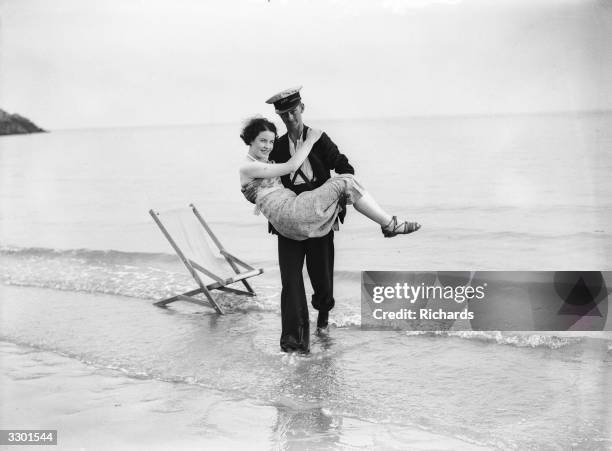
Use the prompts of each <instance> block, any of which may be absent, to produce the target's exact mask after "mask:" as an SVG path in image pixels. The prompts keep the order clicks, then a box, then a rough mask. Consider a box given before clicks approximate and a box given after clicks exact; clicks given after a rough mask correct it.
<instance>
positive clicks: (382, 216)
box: [353, 191, 421, 237]
mask: <svg viewBox="0 0 612 451" xmlns="http://www.w3.org/2000/svg"><path fill="white" fill-rule="evenodd" d="M353 207H355V210H357V211H358V212H359V213H361V214H362V215H364V216H365V217H367V218H370V219H371V220H372V221H374V222H376V223H378V224H380V226H381V228H382V231H383V235H385V236H386V237H393V236H395V235H398V234H406V233H412V232H416V231H417V230H419V229H420V228H421V225H420V224H419V223H418V222H407V221H404V222H401V223H399V224H398V222H397V218H396V217H395V216H391V215H390V214H389V213H387V212H386V211H385V210H383V208H382V207H381V206H380V205H378V202H376V199H374V197H372V195H371V194H370V193H368V192H367V191H365V192H364V193H363V194H362V196H361V197H360V198H359V199H358V200H357V201H355V202H353Z"/></svg>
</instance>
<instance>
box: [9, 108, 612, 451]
mask: <svg viewBox="0 0 612 451" xmlns="http://www.w3.org/2000/svg"><path fill="white" fill-rule="evenodd" d="M307 124H308V125H311V126H314V127H318V128H321V129H323V130H324V131H326V132H327V134H328V135H329V136H330V137H331V138H332V140H333V141H334V142H335V143H336V144H337V145H338V147H339V149H340V150H341V151H342V152H343V153H344V154H346V155H347V156H348V158H349V160H350V162H351V163H352V164H353V166H354V167H355V173H356V175H357V177H358V178H359V179H360V181H361V182H362V184H363V185H364V186H365V187H366V188H367V189H368V190H369V191H370V192H371V193H372V195H373V196H374V197H375V198H376V199H377V200H378V201H379V203H380V204H381V206H383V207H384V208H385V209H386V210H387V211H389V212H390V213H391V214H394V215H397V216H398V217H400V218H407V219H409V220H414V221H418V222H419V223H421V224H422V229H421V230H419V231H418V232H416V233H414V234H412V235H409V236H400V237H395V238H393V239H386V238H383V236H382V234H381V231H380V227H379V226H377V225H376V224H373V223H372V222H370V221H369V220H367V219H366V218H364V217H362V216H360V215H359V213H357V212H356V211H355V210H352V209H350V210H349V213H348V215H347V218H346V220H345V223H344V224H343V225H341V228H340V231H339V232H337V233H336V236H335V246H336V254H335V259H336V260H335V287H334V295H335V299H336V308H335V309H334V310H333V311H332V312H331V317H330V322H331V327H330V334H329V336H328V337H315V336H313V337H312V350H311V353H310V354H309V355H306V356H301V355H293V354H289V355H288V354H284V353H282V352H280V348H279V336H280V326H281V324H280V290H281V284H280V275H279V268H278V260H277V253H276V252H277V251H276V238H275V237H274V236H272V235H269V234H268V233H267V223H266V220H265V219H264V218H263V217H262V216H258V215H255V214H254V212H253V205H252V204H249V203H248V202H247V201H246V200H245V199H244V198H243V197H242V194H241V192H240V183H239V179H238V167H239V165H240V163H241V161H242V159H243V158H244V154H245V153H246V151H247V147H246V146H245V145H244V144H243V143H242V142H241V140H240V138H239V131H240V123H239V121H237V122H236V123H235V124H221V125H189V126H168V127H140V128H105V129H78V130H54V131H51V132H50V133H42V134H32V135H21V136H4V137H0V295H1V299H0V342H1V343H2V346H0V362H2V357H1V356H2V354H5V356H4V357H5V358H6V355H7V353H13V352H16V351H15V349H18V350H21V351H23V352H26V351H28V350H32V351H36V352H42V353H48V354H54V355H61V356H64V357H66V358H69V359H73V360H75V361H78V362H81V363H83V364H85V365H88V366H91V367H93V368H102V369H105V370H108V371H111V372H114V373H116V375H117V377H128V378H137V379H139V380H143V381H151V383H158V382H162V383H166V384H171V385H172V386H176V387H177V389H180V387H183V386H189V387H192V388H194V389H196V390H202V391H203V392H206V391H214V392H215V393H221V394H222V395H223V397H224V398H225V399H234V400H245V399H246V400H249V401H252V402H254V403H257V404H258V405H264V406H268V407H270V408H273V409H275V410H276V411H277V418H276V420H275V421H274V422H273V423H274V425H273V426H271V431H270V434H268V435H266V439H265V440H266V446H268V445H269V447H271V448H273V449H320V448H324V449H363V446H365V445H363V444H361V445H360V444H359V443H357V444H355V442H351V441H350V440H349V439H348V438H347V437H349V436H351V434H352V433H354V430H353V431H352V432H351V430H352V429H354V428H351V427H349V426H348V425H350V424H353V423H352V422H355V421H357V422H359V424H368V425H370V426H371V427H370V429H369V430H371V431H374V430H378V431H385V434H382V435H381V434H379V435H377V436H376V437H377V438H376V440H377V441H375V442H367V441H366V442H367V443H370V444H372V443H374V445H373V446H374V447H375V448H379V449H387V448H389V449H391V448H393V449H402V448H403V446H402V442H401V431H402V430H403V428H412V429H415V428H416V429H418V430H423V431H429V432H434V433H436V434H440V435H442V436H444V437H450V438H452V439H454V440H459V441H460V442H461V443H465V444H466V446H468V445H474V446H483V447H485V448H488V449H511V450H530V449H546V450H560V449H586V450H599V449H612V332H610V331H594V332H529V331H522V332H498V331H489V332H483V331H480V332H478V331H447V332H423V331H420V332H414V331H413V332H411V331H372V330H362V329H361V327H360V325H361V319H360V318H361V316H360V313H361V311H360V308H361V303H360V297H361V286H360V283H361V272H362V271H373V270H388V271H454V270H456V271H486V270H495V271H512V270H520V271H529V270H538V271H542V270H550V271H562V270H566V271H577V270H580V271H583V270H588V271H610V270H612V177H611V174H612V112H592V113H557V114H537V115H502V116H460V117H414V118H392V119H360V120H327V121H325V120H321V121H312V122H308V121H307ZM190 204H194V205H196V206H197V208H198V210H199V211H200V213H201V214H202V217H203V218H204V219H205V220H206V221H207V223H208V224H209V225H210V227H211V229H212V230H213V231H214V233H215V235H216V236H217V238H218V239H219V240H220V241H221V243H223V245H224V247H225V248H226V249H227V250H228V251H230V252H231V253H233V254H234V255H236V256H238V257H239V258H240V259H241V260H244V261H245V262H248V263H249V264H250V265H252V266H253V267H256V268H263V269H264V273H263V275H261V276H259V277H256V278H253V279H250V281H251V284H252V286H253V288H254V290H255V291H256V293H257V296H255V297H254V298H245V297H241V296H237V295H234V294H231V293H221V294H220V295H219V296H218V298H217V299H218V300H219V303H220V305H221V306H222V307H223V308H224V310H226V314H225V315H222V316H219V315H217V314H216V313H215V311H214V310H212V309H210V308H207V307H201V306H197V305H193V304H188V303H184V302H177V303H174V304H172V305H171V306H169V308H167V309H160V308H158V307H154V306H153V305H152V303H153V302H154V301H156V300H159V299H162V298H165V297H168V296H172V295H174V294H177V293H181V292H184V291H188V290H190V289H193V288H195V283H194V281H193V279H191V277H190V276H189V274H188V273H187V271H186V270H185V268H184V267H183V266H182V264H181V262H180V260H179V259H178V258H177V257H176V255H175V254H174V252H173V250H172V248H171V247H170V245H169V243H168V242H167V241H166V240H165V238H164V236H163V235H162V234H161V233H160V230H159V229H158V227H157V226H156V224H155V223H154V221H153V219H152V218H151V216H150V214H149V210H150V209H154V210H156V211H159V212H166V211H174V210H176V209H179V208H185V207H188V206H189V205H190ZM305 277H306V292H307V296H308V297H309V296H310V295H311V294H312V288H311V286H310V284H309V282H308V279H307V274H306V273H305ZM607 289H608V291H609V293H612V291H611V288H610V285H608V288H607ZM315 313H316V312H315V311H314V310H312V309H311V320H312V321H314V320H315V319H316V316H315ZM313 328H314V327H313ZM192 408H193V407H192ZM193 409H194V411H193V412H191V413H192V414H193V416H194V417H196V418H197V417H198V415H203V412H200V411H198V409H197V408H193ZM235 414H236V415H239V412H236V413H235ZM201 427H202V428H204V427H205V426H201ZM210 433H212V434H214V431H213V432H210ZM398 437H399V438H398ZM366 447H367V448H369V445H368V446H366ZM423 449H426V446H425V445H424V448H423Z"/></svg>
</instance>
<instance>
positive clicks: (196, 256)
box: [149, 204, 263, 315]
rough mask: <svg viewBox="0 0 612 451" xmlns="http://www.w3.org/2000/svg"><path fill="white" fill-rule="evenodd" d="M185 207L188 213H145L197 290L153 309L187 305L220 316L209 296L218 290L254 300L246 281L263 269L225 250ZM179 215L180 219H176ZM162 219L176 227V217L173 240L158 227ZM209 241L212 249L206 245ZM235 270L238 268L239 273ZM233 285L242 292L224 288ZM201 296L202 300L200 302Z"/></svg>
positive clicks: (193, 211)
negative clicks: (241, 287) (203, 307)
mask: <svg viewBox="0 0 612 451" xmlns="http://www.w3.org/2000/svg"><path fill="white" fill-rule="evenodd" d="M189 207H190V208H189V209H187V208H185V209H181V210H173V211H169V212H164V213H160V212H157V211H155V210H153V209H151V210H149V214H150V215H151V217H152V218H153V220H154V221H155V223H156V224H157V226H158V227H159V229H160V230H161V232H162V233H163V235H164V236H165V237H166V239H167V240H168V242H169V243H170V245H171V246H172V249H174V251H175V252H176V254H177V255H178V257H179V259H180V260H181V261H182V262H183V264H184V265H185V267H186V268H187V270H188V271H189V274H191V276H192V277H193V279H194V280H195V281H196V283H197V284H198V288H196V289H194V290H190V291H187V292H186V293H182V294H177V295H176V296H172V297H170V298H168V299H162V300H161V301H157V302H155V303H154V305H156V306H158V307H165V306H167V305H168V304H170V303H172V302H176V301H187V302H192V303H195V304H198V305H206V306H209V307H212V308H214V309H215V310H216V311H217V313H219V314H221V315H222V314H223V313H224V312H223V309H222V308H221V306H220V305H219V303H218V302H217V301H216V300H215V298H214V296H213V294H212V292H213V291H214V290H219V291H224V292H230V293H235V294H240V295H245V296H254V295H255V291H254V290H253V288H251V286H250V285H249V283H248V282H247V281H246V279H248V278H250V277H254V276H257V275H259V274H262V273H263V269H255V268H253V267H252V266H250V265H248V264H247V263H245V262H243V261H242V260H240V259H239V258H238V257H236V256H234V255H233V254H231V253H229V252H228V251H227V250H225V248H224V247H223V245H222V244H221V242H220V241H219V239H218V238H217V237H216V236H215V234H214V233H213V231H212V230H211V229H210V227H209V226H208V224H207V223H206V221H204V218H202V215H201V214H200V212H199V211H198V209H197V208H196V207H195V206H194V205H193V204H190V205H189ZM190 210H191V211H190ZM181 215H182V219H181V218H180V216H181ZM162 216H163V217H164V221H165V222H166V223H168V222H170V220H171V219H173V218H174V223H175V224H176V223H177V220H176V219H177V217H179V220H178V227H175V230H174V231H173V232H174V234H175V237H173V236H172V235H170V231H169V228H168V227H167V226H166V225H164V224H163V223H162V220H161V217H162ZM187 223H191V229H190V230H187V229H186V227H187V226H186V224H187ZM194 224H195V225H194ZM200 226H201V227H200ZM179 236H181V237H182V238H183V239H182V243H181V246H180V247H179V242H180V241H181V240H180V239H176V238H178V237H179ZM211 241H212V243H213V246H211V245H210V242H211ZM214 247H216V249H217V250H218V257H215V255H214V252H213V249H214ZM198 250H199V252H198ZM221 263H222V264H221ZM239 267H242V268H243V270H241V269H240V268H239ZM207 279H209V280H207ZM205 281H209V283H205ZM236 282H242V284H243V285H244V288H245V290H239V289H236V288H230V287H228V285H231V284H233V283H236ZM201 295H203V296H204V298H205V299H201V297H202V296H201ZM196 296H199V297H196Z"/></svg>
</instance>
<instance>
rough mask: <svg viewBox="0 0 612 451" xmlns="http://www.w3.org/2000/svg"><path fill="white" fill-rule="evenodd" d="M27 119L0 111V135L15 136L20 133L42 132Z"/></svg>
mask: <svg viewBox="0 0 612 451" xmlns="http://www.w3.org/2000/svg"><path fill="white" fill-rule="evenodd" d="M44 131H45V130H43V129H42V128H40V127H38V126H37V125H35V124H34V123H33V122H32V121H30V120H29V119H26V118H25V117H23V116H19V115H18V114H9V113H7V112H6V111H3V110H0V135H16V134H20V133H37V132H44Z"/></svg>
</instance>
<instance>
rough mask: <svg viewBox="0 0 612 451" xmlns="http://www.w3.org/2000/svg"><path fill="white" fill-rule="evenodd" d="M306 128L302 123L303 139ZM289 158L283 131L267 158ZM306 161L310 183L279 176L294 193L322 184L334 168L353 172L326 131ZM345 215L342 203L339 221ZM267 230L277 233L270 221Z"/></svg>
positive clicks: (342, 219) (344, 171) (285, 160)
mask: <svg viewBox="0 0 612 451" xmlns="http://www.w3.org/2000/svg"><path fill="white" fill-rule="evenodd" d="M307 130H308V127H307V126H305V125H304V131H303V133H302V139H303V140H305V139H306V131H307ZM290 158H291V154H290V153H289V135H288V134H287V133H285V134H284V135H283V136H281V137H280V138H278V139H277V140H276V142H275V143H274V149H272V152H270V156H269V157H268V159H269V160H272V161H274V162H275V163H285V162H287V161H289V159H290ZM308 161H310V166H311V167H312V173H313V174H314V178H315V181H314V182H312V183H303V184H299V185H294V184H293V183H292V182H291V176H290V174H287V175H283V176H281V182H282V183H283V186H285V188H289V189H290V190H292V191H293V192H294V193H296V194H300V193H302V192H304V191H310V190H313V189H315V188H318V187H319V186H321V185H323V184H324V183H325V182H326V181H327V180H328V179H329V178H330V177H331V174H330V171H331V170H334V171H335V172H336V174H354V173H355V170H354V169H353V167H352V166H351V165H350V164H349V162H348V158H346V156H345V155H343V154H341V153H340V151H339V150H338V147H337V146H336V145H335V144H334V143H333V141H332V140H331V139H329V136H327V134H326V133H323V134H322V135H321V137H320V138H319V140H318V141H317V142H316V143H315V144H314V146H312V150H311V151H310V154H308ZM298 177H299V175H298ZM345 215H346V206H345V205H343V206H342V210H341V211H340V214H339V215H338V218H339V219H340V222H343V221H344V216H345ZM268 231H269V232H270V233H273V234H275V235H277V234H278V232H277V231H276V230H275V229H274V227H273V226H272V224H270V223H268Z"/></svg>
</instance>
